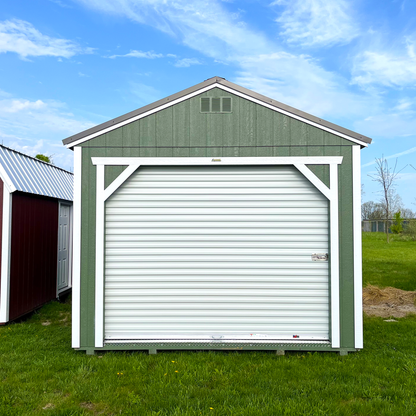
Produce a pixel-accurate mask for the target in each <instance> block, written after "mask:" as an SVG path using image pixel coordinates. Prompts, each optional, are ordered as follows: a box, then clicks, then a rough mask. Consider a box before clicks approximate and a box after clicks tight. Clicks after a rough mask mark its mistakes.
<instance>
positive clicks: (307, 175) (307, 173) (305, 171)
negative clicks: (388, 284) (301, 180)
mask: <svg viewBox="0 0 416 416" xmlns="http://www.w3.org/2000/svg"><path fill="white" fill-rule="evenodd" d="M295 167H296V169H297V170H298V171H299V172H300V173H302V174H303V175H304V176H305V178H306V179H308V180H309V181H310V182H311V183H312V185H314V186H315V187H316V188H318V189H319V190H320V191H321V192H322V193H323V194H324V195H325V196H326V197H327V198H328V199H329V200H331V196H332V193H331V190H330V189H329V188H328V187H327V186H326V185H325V184H324V183H323V182H322V181H321V180H320V179H319V178H318V177H317V176H316V175H315V174H314V173H313V172H312V171H311V170H310V169H309V168H308V167H307V166H306V165H304V164H302V163H296V164H295Z"/></svg>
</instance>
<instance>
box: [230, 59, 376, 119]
mask: <svg viewBox="0 0 416 416" xmlns="http://www.w3.org/2000/svg"><path fill="white" fill-rule="evenodd" d="M240 66H241V68H242V70H241V71H240V72H239V73H238V76H237V77H236V78H235V82H236V83H238V84H240V85H243V86H245V87H247V88H250V89H253V90H254V91H256V92H259V93H262V94H264V95H266V96H268V97H273V98H274V99H276V100H278V101H281V102H283V103H285V104H289V105H291V106H293V107H296V108H299V109H301V110H303V111H306V112H309V113H311V114H314V115H316V116H319V117H336V118H337V119H347V118H349V117H353V118H356V117H361V116H362V114H368V108H369V104H370V101H371V104H372V107H373V108H374V109H376V108H377V107H378V104H377V102H374V99H370V98H368V97H365V96H363V95H358V94H355V93H353V92H350V91H349V88H348V87H349V85H348V82H347V80H345V79H344V78H342V77H341V76H339V75H336V74H335V73H333V72H330V71H326V70H325V69H324V68H323V67H322V66H320V65H319V62H318V61H316V60H314V59H312V58H311V57H309V56H307V55H294V54H290V53H287V52H277V53H271V54H267V55H259V56H256V57H250V58H245V59H242V60H241V61H240Z"/></svg>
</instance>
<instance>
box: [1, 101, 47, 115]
mask: <svg viewBox="0 0 416 416" xmlns="http://www.w3.org/2000/svg"><path fill="white" fill-rule="evenodd" d="M45 106H46V104H45V103H44V102H43V101H42V100H37V101H29V100H19V99H12V100H0V112H1V111H3V112H4V113H17V112H18V111H22V110H39V109H41V108H44V107H45Z"/></svg>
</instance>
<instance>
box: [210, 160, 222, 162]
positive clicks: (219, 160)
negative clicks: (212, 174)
mask: <svg viewBox="0 0 416 416" xmlns="http://www.w3.org/2000/svg"><path fill="white" fill-rule="evenodd" d="M211 162H221V159H212V160H211Z"/></svg>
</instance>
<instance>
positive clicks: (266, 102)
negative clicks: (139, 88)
mask: <svg viewBox="0 0 416 416" xmlns="http://www.w3.org/2000/svg"><path fill="white" fill-rule="evenodd" d="M206 84H208V85H206ZM213 88H220V89H222V90H224V91H227V92H229V93H231V94H235V95H237V96H239V97H241V98H244V99H246V100H249V101H252V102H254V103H256V104H259V105H261V106H264V107H266V108H269V109H271V110H273V111H276V112H279V113H281V114H284V115H287V116H289V117H291V118H294V119H296V120H299V121H302V122H304V123H306V124H309V125H311V126H314V127H317V128H319V129H321V130H324V131H327V132H329V133H332V134H334V135H336V136H339V137H342V138H344V139H346V140H349V141H351V142H354V143H358V144H359V145H360V146H362V147H367V146H368V144H369V143H371V139H370V138H368V137H366V136H364V135H361V134H358V133H355V132H353V131H351V130H348V129H345V128H343V127H340V126H337V125H335V124H333V123H330V122H328V121H325V120H322V119H320V118H318V117H315V116H312V115H310V114H307V113H305V112H303V111H300V110H297V109H295V108H293V107H289V106H287V105H285V104H282V103H279V102H278V101H275V100H273V99H271V98H268V97H265V96H263V95H261V94H257V93H255V92H253V91H250V90H248V89H246V88H243V87H240V86H239V85H236V84H233V83H232V82H229V81H227V80H225V79H223V78H218V77H214V78H211V79H209V80H207V81H205V82H203V83H201V84H198V85H196V86H194V87H191V88H188V89H187V90H184V91H181V92H179V93H177V94H173V95H172V96H170V97H167V98H164V99H162V100H159V101H156V102H155V103H152V104H149V105H148V106H145V107H142V108H139V109H138V110H135V111H133V112H131V113H127V114H125V115H123V116H120V117H118V118H115V119H113V120H110V121H108V122H106V123H103V124H100V125H98V126H95V127H92V128H91V129H88V130H85V131H84V132H81V133H78V134H76V135H74V136H71V137H68V138H67V139H65V140H63V143H64V145H65V146H66V147H67V148H69V149H72V148H73V147H74V146H77V145H79V144H81V143H84V142H86V141H88V140H91V139H93V138H95V137H98V136H100V135H102V134H105V133H108V132H110V131H112V130H114V129H117V128H119V127H122V126H125V125H127V124H130V123H132V122H134V121H137V120H140V119H141V118H144V117H147V116H149V115H151V114H154V113H156V112H158V111H161V110H163V109H165V108H168V107H171V106H173V105H175V104H178V103H180V102H182V101H185V100H188V99H189V98H192V97H195V96H196V95H199V94H202V93H204V92H206V91H209V90H211V89H213Z"/></svg>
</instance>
